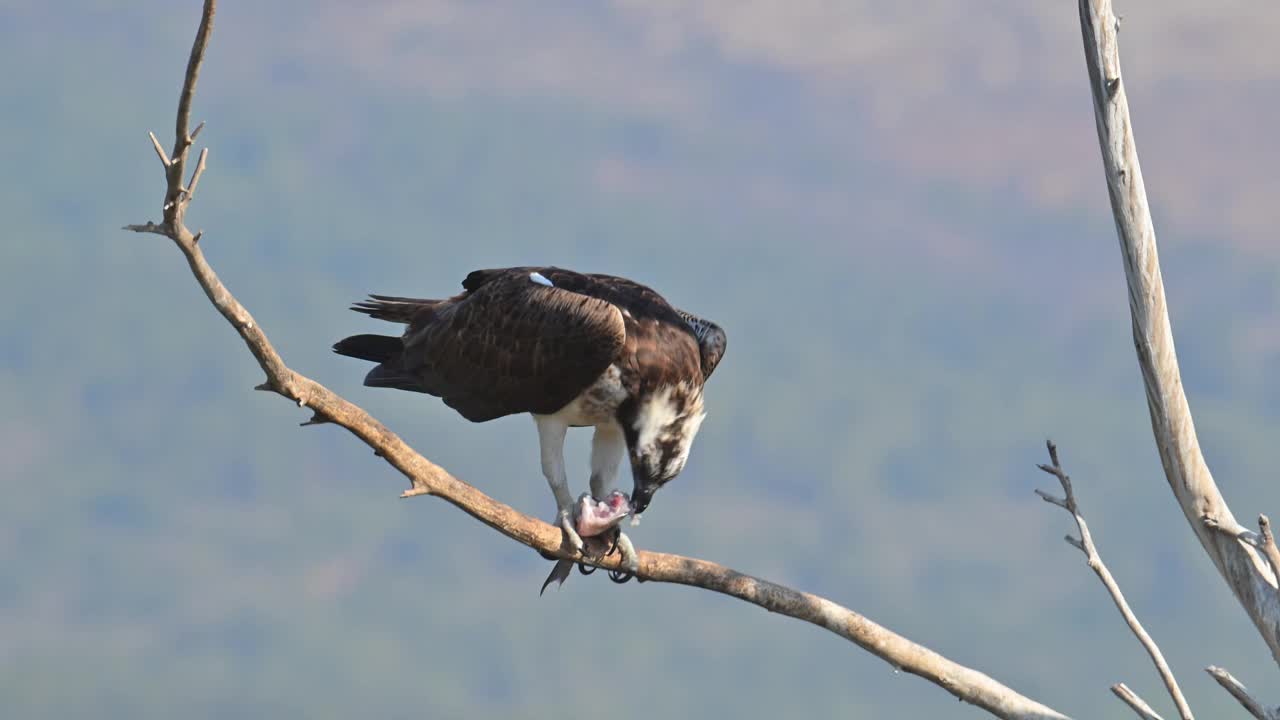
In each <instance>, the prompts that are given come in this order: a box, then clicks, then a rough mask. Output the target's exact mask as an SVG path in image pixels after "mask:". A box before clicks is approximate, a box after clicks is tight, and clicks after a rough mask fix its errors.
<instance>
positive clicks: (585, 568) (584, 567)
mask: <svg viewBox="0 0 1280 720" xmlns="http://www.w3.org/2000/svg"><path fill="white" fill-rule="evenodd" d="M599 569H600V568H598V567H596V566H595V565H588V564H586V563H578V572H580V573H582V574H583V575H590V574H591V573H593V572H595V571H596V570H599Z"/></svg>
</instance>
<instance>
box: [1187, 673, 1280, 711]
mask: <svg viewBox="0 0 1280 720" xmlns="http://www.w3.org/2000/svg"><path fill="white" fill-rule="evenodd" d="M1204 671H1205V672H1207V673H1209V675H1210V676H1211V677H1213V679H1214V680H1217V681H1218V684H1219V685H1221V686H1222V687H1223V689H1225V690H1226V691H1227V692H1229V693H1231V697H1233V698H1235V699H1236V701H1237V702H1239V703H1240V704H1241V705H1243V706H1244V709H1245V710H1248V711H1249V714H1250V715H1252V716H1254V717H1255V718H1257V719H1258V720H1280V708H1276V709H1275V710H1268V709H1267V708H1265V707H1263V706H1262V703H1260V702H1258V701H1257V700H1255V699H1253V696H1252V695H1250V694H1249V691H1248V690H1247V689H1245V686H1244V685H1243V684H1242V683H1241V682H1240V681H1239V680H1237V679H1235V678H1234V677H1232V675H1231V673H1229V672H1227V671H1226V670H1223V669H1222V668H1220V667H1217V666H1214V665H1210V666H1209V667H1207V668H1205V669H1204Z"/></svg>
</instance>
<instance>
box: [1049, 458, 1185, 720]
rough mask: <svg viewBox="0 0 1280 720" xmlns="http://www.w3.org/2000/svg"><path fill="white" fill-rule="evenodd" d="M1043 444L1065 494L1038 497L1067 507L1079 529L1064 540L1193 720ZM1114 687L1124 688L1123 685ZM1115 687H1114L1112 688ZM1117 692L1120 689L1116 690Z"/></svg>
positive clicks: (1064, 476) (1068, 482)
mask: <svg viewBox="0 0 1280 720" xmlns="http://www.w3.org/2000/svg"><path fill="white" fill-rule="evenodd" d="M1045 446H1046V447H1047V448H1048V450H1049V460H1050V462H1051V464H1049V465H1038V466H1037V467H1039V468H1040V469H1041V470H1043V471H1044V472H1046V473H1048V474H1050V475H1053V476H1054V477H1056V478H1058V483H1059V484H1060V485H1062V491H1063V492H1064V493H1065V494H1066V495H1065V497H1064V498H1062V500H1061V502H1057V500H1058V499H1057V498H1054V497H1052V496H1050V495H1048V494H1046V493H1043V492H1037V494H1038V495H1040V497H1041V498H1044V499H1045V500H1046V501H1047V502H1050V503H1052V504H1054V505H1057V506H1058V507H1061V508H1064V509H1066V511H1067V512H1069V513H1071V517H1072V518H1073V519H1074V520H1075V521H1076V527H1077V528H1078V529H1079V530H1080V540H1079V541H1078V542H1076V541H1075V539H1074V538H1072V537H1070V536H1068V537H1067V542H1068V543H1070V544H1071V545H1072V546H1073V547H1075V548H1076V549H1078V550H1080V551H1081V552H1083V553H1084V555H1085V558H1086V559H1087V561H1088V563H1089V569H1091V570H1093V572H1094V573H1096V574H1097V576H1098V579H1099V580H1101V581H1102V584H1103V586H1104V587H1106V589H1107V592H1108V593H1110V595H1111V601H1112V602H1114V603H1115V605H1116V608H1117V609H1119V610H1120V615H1121V616H1123V617H1124V621H1125V623H1127V624H1128V625H1129V629H1130V630H1132V631H1133V634H1134V636H1135V637H1137V638H1138V642H1140V643H1142V647H1143V648H1144V649H1145V650H1146V651H1147V654H1148V655H1150V656H1151V661H1152V662H1153V663H1155V666H1156V671H1157V672H1159V673H1160V679H1161V680H1162V681H1164V686H1165V689H1166V690H1168V691H1169V697H1171V698H1173V704H1174V705H1176V706H1177V707H1178V715H1179V716H1180V717H1182V720H1193V717H1194V716H1193V715H1192V714H1191V707H1190V706H1189V705H1188V704H1187V699H1186V698H1185V697H1183V695H1182V688H1180V687H1178V681H1177V680H1176V679H1175V678H1174V677H1173V671H1172V670H1170V669H1169V664H1168V663H1167V662H1165V659H1164V654H1163V653H1161V652H1160V648H1159V646H1157V645H1156V642H1155V640H1152V639H1151V636H1150V635H1148V634H1147V631H1146V629H1144V628H1143V627H1142V623H1141V622H1139V621H1138V616H1137V615H1135V614H1134V613H1133V610H1132V609H1131V608H1130V607H1129V603H1128V601H1127V600H1125V599H1124V593H1123V592H1121V591H1120V585H1119V583H1117V582H1116V579H1115V578H1114V577H1113V576H1112V575H1111V571H1110V570H1108V569H1107V565H1106V563H1104V562H1102V556H1101V555H1099V554H1098V548H1097V546H1095V545H1094V544H1093V536H1091V535H1090V534H1089V525H1088V523H1086V522H1085V520H1084V516H1083V515H1081V514H1080V506H1079V505H1078V504H1077V503H1076V494H1075V491H1074V490H1073V489H1072V487H1071V478H1070V476H1068V475H1067V473H1066V471H1064V470H1063V469H1062V463H1061V462H1060V461H1059V460H1058V446H1057V445H1055V444H1054V443H1053V441H1052V440H1049V441H1046V442H1045ZM1116 687H1121V688H1123V687H1124V686H1123V685H1117V686H1116ZM1113 690H1114V688H1113ZM1116 694H1117V695H1118V694H1119V692H1117V693H1116Z"/></svg>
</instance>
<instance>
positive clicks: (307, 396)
mask: <svg viewBox="0 0 1280 720" xmlns="http://www.w3.org/2000/svg"><path fill="white" fill-rule="evenodd" d="M214 5H215V0H206V1H205V4H204V13H203V15H202V17H201V22H200V30H199V31H198V32H197V33H196V39H195V42H194V43H193V45H192V48H191V58H190V61H189V62H188V65H187V76H186V81H185V82H184V84H183V89H182V94H181V96H180V98H179V102H178V119H177V128H176V129H177V139H176V140H175V148H177V150H176V151H175V153H174V155H175V158H174V162H173V166H171V167H170V168H169V169H168V172H167V173H166V177H167V181H168V182H167V188H166V195H165V202H166V204H168V203H170V202H173V203H174V206H173V207H171V208H166V210H165V219H166V222H165V223H164V224H160V225H157V224H155V223H146V224H142V225H130V226H126V229H129V230H134V231H137V232H156V233H160V234H163V235H166V236H167V237H169V238H170V239H172V240H173V241H174V243H175V244H176V245H177V246H178V248H179V249H180V250H181V251H182V253H183V255H184V256H185V257H186V259H187V263H188V265H189V266H190V268H191V272H192V274H193V275H194V276H195V279H196V282H197V283H199V284H200V287H201V288H203V290H204V292H205V295H207V296H208V298H209V301H210V302H211V303H212V304H213V306H214V307H215V308H217V310H218V311H219V312H220V313H222V316H223V317H225V318H226V319H227V321H228V322H229V323H230V324H231V326H232V327H233V328H235V330H236V331H237V332H238V333H239V334H240V337H241V338H242V339H243V340H244V343H245V345H246V347H247V348H248V349H249V351H250V352H251V353H252V354H253V356H254V358H255V359H256V360H257V361H258V365H259V367H261V368H262V371H263V372H264V373H265V374H266V376H267V379H266V381H265V382H264V383H262V384H261V385H259V386H257V388H256V389H258V390H268V391H271V392H275V393H278V394H279V395H281V396H283V397H285V398H288V399H289V400H292V401H294V402H296V403H298V405H299V406H300V407H307V408H310V409H311V410H312V412H313V413H314V414H313V417H312V420H313V421H314V420H316V419H317V418H323V419H326V420H328V421H329V422H332V423H334V424H336V425H340V426H341V427H343V428H346V429H347V430H348V431H350V432H351V433H352V434H353V435H355V436H356V437H358V438H360V439H361V440H362V441H364V443H365V444H366V445H368V446H369V447H370V448H372V449H373V451H374V454H375V455H377V456H379V457H382V458H384V459H385V460H386V461H387V462H388V463H390V464H391V465H392V466H393V467H395V468H396V469H397V470H399V471H400V472H401V473H403V474H404V475H405V477H407V478H408V479H409V481H410V484H411V487H410V489H409V490H407V491H406V492H405V493H404V496H405V497H410V496H414V495H435V496H438V497H440V498H443V499H444V500H446V501H448V502H449V503H451V504H453V505H455V506H456V507H458V508H459V509H461V510H462V511H464V512H466V513H467V514H469V515H471V516H472V517H474V518H476V519H477V520H479V521H480V522H482V523H484V524H486V525H488V526H489V527H491V528H493V529H495V530H497V531H498V532H500V533H502V534H503V535H506V536H507V537H509V538H511V539H513V540H515V541H517V542H519V543H521V544H523V545H526V546H528V547H530V548H533V549H534V550H538V551H541V552H544V553H547V554H549V555H551V556H554V557H557V558H561V559H566V560H573V561H575V562H576V561H585V562H587V563H589V564H591V565H593V566H598V567H604V568H607V569H622V568H621V558H620V554H618V555H612V556H608V557H604V558H587V557H583V556H582V555H581V554H580V553H576V552H574V551H572V550H569V549H568V548H567V547H566V546H564V545H562V542H561V540H562V534H561V531H560V529H559V528H556V527H553V526H551V525H549V524H547V523H545V522H543V521H541V520H538V519H536V518H533V517H530V516H528V515H525V514H523V513H521V512H518V511H517V510H515V509H514V508H512V507H510V506H508V505H505V504H503V503H500V502H498V501H496V500H494V499H493V498H491V497H489V496H488V495H485V494H484V493H482V492H480V491H479V490H478V489H476V488H475V487H474V486H472V485H469V484H467V483H465V482H463V481H462V480H459V479H458V478H456V477H454V476H453V475H451V474H449V473H448V472H447V471H445V470H444V469H443V468H441V467H440V466H439V465H436V464H435V463H433V462H431V461H430V460H428V459H427V458H425V457H423V456H422V455H420V454H419V453H418V452H416V451H415V450H414V449H413V448H411V447H409V445H408V444H406V443H405V442H404V441H403V440H402V439H400V437H399V436H398V435H396V434H395V433H393V432H391V431H390V430H389V429H387V427H386V426H384V425H383V424H382V423H380V422H378V421H377V420H375V419H374V418H373V417H371V416H370V415H369V414H368V413H367V412H365V410H364V409H362V408H360V407H359V406H357V405H355V404H353V403H351V402H348V401H347V400H345V399H343V398H342V397H340V396H339V395H337V394H336V393H334V392H333V391H331V390H329V389H328V388H326V387H324V386H323V385H321V384H320V383H318V382H316V381H314V380H312V379H310V378H308V377H305V376H303V375H301V374H299V373H296V372H294V371H293V370H292V369H290V368H289V367H288V366H287V365H286V364H285V362H284V360H283V359H282V358H281V357H280V355H279V354H278V353H277V352H276V350H275V348H274V347H273V346H272V345H271V342H270V341H269V340H268V339H267V335H266V333H264V332H263V330H262V328H261V326H260V325H258V324H257V323H256V322H255V321H254V319H253V316H252V315H250V314H249V311H248V310H247V309H245V307H244V306H243V305H241V304H240V301H238V300H237V299H236V298H235V296H234V295H232V294H231V292H230V291H229V290H227V288H226V287H225V286H224V285H223V284H222V281H221V280H220V279H219V278H218V275H217V273H215V272H214V271H213V268H212V267H210V266H209V263H208V261H207V260H206V259H205V257H204V253H203V251H202V250H201V248H200V245H199V244H197V243H196V236H195V235H192V233H191V231H190V230H189V229H188V228H187V227H186V225H185V224H184V223H183V221H182V218H183V211H184V209H185V205H186V203H187V201H189V200H190V197H189V194H188V197H187V198H184V199H182V200H181V201H178V200H179V193H180V192H181V190H182V187H181V181H182V174H181V171H180V170H179V171H177V172H175V171H174V167H175V166H179V165H180V164H181V163H182V162H183V161H184V158H185V147H184V145H185V146H189V145H190V138H189V137H188V136H187V133H186V131H187V123H188V119H189V117H190V112H191V100H192V97H193V95H194V92H195V84H196V77H197V75H198V73H199V68H200V63H201V61H202V59H203V56H204V51H205V47H206V46H207V44H208V41H209V30H210V28H211V27H212V21H213V14H214ZM192 185H193V186H194V185H195V182H194V180H193V182H192ZM175 201H176V202H175ZM638 555H639V572H637V573H636V575H637V576H639V577H641V578H643V579H645V580H652V581H657V582H667V583H677V584H681V585H689V586H693V587H699V588H703V589H706V590H711V591H713V592H718V593H722V594H725V595H729V596H732V597H736V598H739V599H741V600H745V601H746V602H750V603H753V604H755V605H758V606H760V607H762V608H765V609H766V610H769V611H770V612H776V613H780V614H783V615H787V616H790V617H794V618H797V619H800V620H804V621H806V622H809V623H812V624H814V625H817V626H819V627H822V628H825V629H827V630H829V631H831V632H833V633H835V634H836V635H839V636H840V637H843V638H846V639H848V640H849V641H851V642H853V643H855V644H857V645H858V646H860V647H862V648H864V649H866V650H867V651H868V652H871V653H872V654H874V655H876V656H877V657H880V658H882V659H884V660H885V661H886V662H888V663H890V664H891V665H892V666H893V667H894V668H896V669H900V670H904V671H906V672H908V673H912V674H915V675H918V676H920V677H922V678H925V679H926V680H928V681H930V682H932V683H933V684H935V685H938V686H939V687H942V688H943V689H945V690H947V691H948V692H950V693H951V694H952V695H954V696H955V697H957V698H959V699H960V700H962V701H964V702H968V703H972V704H973V705H976V706H978V707H981V708H983V709H985V710H986V711H988V712H990V713H991V714H993V715H995V716H997V717H1001V718H1015V719H1017V720H1065V719H1066V716H1065V715H1062V714H1061V713H1059V712H1056V711H1054V710H1052V709H1050V708H1048V707H1046V706H1044V705H1042V704H1040V703H1038V702H1036V701H1034V700H1032V699H1030V698H1027V697H1025V696H1023V695H1020V694H1018V693H1017V692H1015V691H1013V690H1011V689H1010V688H1008V687H1005V686H1004V685H1002V684H1000V683H999V682H997V681H995V680H993V679H992V678H990V677H988V676H986V675H984V674H982V673H980V672H978V671H976V670H973V669H971V668H967V667H965V666H963V665H960V664H958V663H956V662H953V661H951V660H948V659H947V658H945V657H943V656H941V655H939V654H938V653H936V652H934V651H932V650H929V649H928V648H926V647H923V646H921V645H918V644H916V643H914V642H912V641H910V640H908V639H906V638H904V637H902V636H901V635H898V634H896V633H894V632H893V631H891V630H889V629H887V628H884V627H882V626H880V625H877V624H876V623H874V622H872V621H871V620H869V619H867V618H866V617H863V616H862V615H860V614H858V613H856V612H854V611H853V610H850V609H848V608H845V607H841V606H840V605H837V604H835V603H833V602H831V601H830V600H827V599H825V598H822V597H819V596H817V595H812V594H809V593H805V592H800V591H797V590H793V589H791V588H788V587H784V586H782V585H778V584H776V583H772V582H769V581H767V580H761V579H759V578H755V577H751V576H750V575H745V574H743V573H740V572H737V571H735V570H731V569H729V568H727V567H724V566H722V565H717V564H715V563H712V562H708V561H706V560H698V559H695V558H689V557H681V556H678V555H668V554H665V553H653V552H640V553H639V554H638Z"/></svg>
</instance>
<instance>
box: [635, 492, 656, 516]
mask: <svg viewBox="0 0 1280 720" xmlns="http://www.w3.org/2000/svg"><path fill="white" fill-rule="evenodd" d="M657 489H658V486H657V485H636V486H635V491H634V492H633V493H632V494H631V516H632V517H633V518H638V517H639V516H640V513H642V512H644V511H645V509H646V508H648V507H649V501H650V500H652V499H653V493H654V491H656V490H657ZM633 522H634V520H633Z"/></svg>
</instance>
